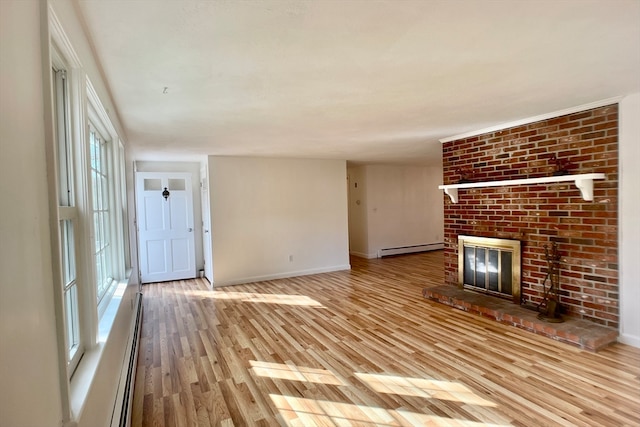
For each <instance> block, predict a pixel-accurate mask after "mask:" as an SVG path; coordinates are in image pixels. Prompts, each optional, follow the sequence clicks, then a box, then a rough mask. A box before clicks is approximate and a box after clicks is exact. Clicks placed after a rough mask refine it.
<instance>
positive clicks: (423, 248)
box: [378, 242, 444, 258]
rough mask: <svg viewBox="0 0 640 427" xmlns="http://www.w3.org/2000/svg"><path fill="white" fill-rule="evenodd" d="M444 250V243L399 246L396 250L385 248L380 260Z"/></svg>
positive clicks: (380, 253) (380, 254) (379, 253)
mask: <svg viewBox="0 0 640 427" xmlns="http://www.w3.org/2000/svg"><path fill="white" fill-rule="evenodd" d="M438 249H444V243H443V242H437V243H425V244H422V245H411V246H398V247H395V248H384V249H380V250H379V251H378V258H382V257H385V256H391V255H401V254H412V253H415V252H427V251H435V250H438Z"/></svg>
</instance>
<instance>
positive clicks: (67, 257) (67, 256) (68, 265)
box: [60, 220, 76, 287]
mask: <svg viewBox="0 0 640 427" xmlns="http://www.w3.org/2000/svg"><path fill="white" fill-rule="evenodd" d="M73 239H74V237H73V222H72V221H71V220H62V221H60V246H61V248H60V253H61V255H62V269H61V270H62V279H63V285H64V287H67V286H69V284H70V283H71V282H74V281H75V280H76V256H75V244H74V240H73Z"/></svg>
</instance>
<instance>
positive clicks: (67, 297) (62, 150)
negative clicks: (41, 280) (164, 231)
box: [52, 68, 83, 373]
mask: <svg viewBox="0 0 640 427" xmlns="http://www.w3.org/2000/svg"><path fill="white" fill-rule="evenodd" d="M52 73H53V92H54V115H55V117H54V126H55V135H56V148H57V150H56V154H57V156H56V163H57V165H56V166H57V169H58V182H57V184H58V185H57V186H58V223H59V233H60V234H59V236H60V239H59V242H60V243H59V244H60V258H61V259H60V264H61V265H60V267H61V268H60V270H61V275H62V293H63V310H64V326H65V327H64V339H65V345H66V351H67V357H68V360H67V365H68V372H69V373H71V372H73V370H74V369H75V367H76V365H77V364H78V361H79V360H80V357H81V356H82V352H83V345H82V344H83V343H82V342H81V335H80V310H79V299H78V282H77V271H76V258H77V257H76V243H75V238H76V232H75V229H76V224H77V217H78V216H77V208H76V206H75V198H74V185H73V179H74V174H73V169H74V168H73V152H72V143H71V136H70V135H71V129H70V128H71V124H70V105H69V84H68V79H67V72H66V71H65V70H64V69H60V68H53V70H52Z"/></svg>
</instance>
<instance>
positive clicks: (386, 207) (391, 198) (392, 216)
mask: <svg viewBox="0 0 640 427" xmlns="http://www.w3.org/2000/svg"><path fill="white" fill-rule="evenodd" d="M349 174H350V176H351V174H354V176H358V177H359V179H360V182H359V183H358V185H359V187H362V190H361V192H360V193H358V192H357V191H356V189H355V188H354V187H355V184H354V183H350V184H351V186H350V196H349V197H350V201H349V208H350V209H352V212H351V213H350V215H351V222H350V233H353V234H351V244H352V249H351V251H352V252H351V253H352V254H354V255H358V256H364V257H367V258H372V257H375V256H377V254H378V251H379V250H380V249H385V248H395V247H402V246H413V245H421V244H431V243H441V242H442V239H443V233H444V202H443V198H442V191H441V190H438V185H439V184H441V183H442V182H441V181H442V168H441V167H438V166H402V165H366V166H358V167H350V168H349ZM351 181H353V180H351ZM362 193H364V194H362ZM356 198H359V199H356ZM357 200H360V202H361V203H360V205H357V204H356V201H357ZM358 222H365V223H366V225H365V226H364V227H365V229H366V230H365V231H364V232H362V230H361V229H362V227H363V225H362V223H358ZM363 247H364V248H366V249H364V250H363V249H362V248H363ZM355 248H357V249H358V250H354V249H355Z"/></svg>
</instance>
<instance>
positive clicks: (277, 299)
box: [213, 290, 323, 307]
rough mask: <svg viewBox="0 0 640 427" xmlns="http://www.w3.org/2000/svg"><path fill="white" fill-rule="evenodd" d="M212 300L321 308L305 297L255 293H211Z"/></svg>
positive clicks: (320, 305)
mask: <svg viewBox="0 0 640 427" xmlns="http://www.w3.org/2000/svg"><path fill="white" fill-rule="evenodd" d="M213 298H215V299H219V300H239V301H242V302H254V303H263V304H282V305H300V306H307V307H323V305H322V304H320V303H319V302H318V301H316V300H314V299H312V298H309V297H308V296H306V295H286V294H260V293H256V292H229V291H215V290H214V291H213Z"/></svg>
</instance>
